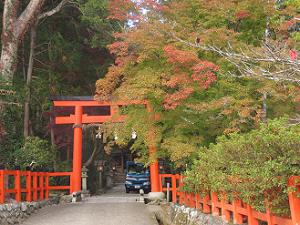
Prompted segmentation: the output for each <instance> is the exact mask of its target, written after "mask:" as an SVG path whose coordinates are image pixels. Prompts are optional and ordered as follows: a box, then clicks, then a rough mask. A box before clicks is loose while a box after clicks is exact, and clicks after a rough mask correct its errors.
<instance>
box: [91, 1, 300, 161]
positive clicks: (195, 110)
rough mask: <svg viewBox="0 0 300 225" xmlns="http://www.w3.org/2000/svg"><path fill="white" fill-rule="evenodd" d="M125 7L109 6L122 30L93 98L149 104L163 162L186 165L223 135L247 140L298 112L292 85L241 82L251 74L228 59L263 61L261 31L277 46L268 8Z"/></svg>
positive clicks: (255, 4)
mask: <svg viewBox="0 0 300 225" xmlns="http://www.w3.org/2000/svg"><path fill="white" fill-rule="evenodd" d="M126 2H127V1H123V0H114V1H111V6H112V7H111V8H110V11H111V16H109V17H110V18H111V19H113V20H117V21H118V22H119V23H120V24H122V30H121V31H120V32H117V33H115V34H114V36H115V42H114V43H113V44H111V45H109V46H108V47H109V50H110V52H111V54H113V55H114V57H115V62H114V64H113V65H111V67H110V68H109V70H108V73H107V74H106V76H105V78H104V79H99V80H98V81H97V83H96V96H95V98H96V99H99V100H107V99H112V100H114V99H124V100H126V99H145V98H147V99H150V100H151V101H152V104H153V105H154V108H155V109H156V110H157V111H158V112H159V113H160V114H161V119H160V121H159V122H158V123H157V124H156V125H157V126H156V127H157V128H158V131H157V135H158V136H159V138H158V140H157V141H158V143H157V144H158V145H160V146H161V148H160V149H161V152H160V154H162V155H164V157H170V158H171V159H172V160H174V161H178V162H179V161H180V162H181V163H183V162H184V161H182V159H188V158H189V156H191V155H193V152H194V151H197V150H196V149H197V148H196V147H197V146H201V145H206V144H209V143H210V142H214V141H215V138H216V137H217V136H219V135H221V134H224V133H225V134H228V133H232V132H247V131H249V130H250V129H253V128H256V127H257V126H258V125H259V123H260V122H261V121H265V120H266V118H267V117H271V118H272V117H275V116H280V115H283V114H286V113H288V114H291V115H292V114H293V113H294V112H295V107H296V103H295V101H294V98H293V97H294V96H295V95H296V93H297V91H296V88H295V87H294V85H293V84H282V83H274V82H272V81H267V80H264V79H261V78H259V79H258V80H255V79H249V78H243V77H244V75H245V76H246V77H247V76H248V75H251V74H247V73H244V72H245V71H243V70H241V69H240V68H239V67H237V66H236V64H235V63H236V61H234V60H233V58H232V57H231V55H228V54H229V53H230V54H233V56H234V57H236V58H238V57H239V56H245V57H246V56H249V57H250V56H251V54H252V51H255V52H256V53H257V54H260V53H261V54H262V55H263V54H264V53H263V52H264V50H263V43H264V42H265V39H266V31H268V32H269V34H268V39H272V35H275V34H276V33H278V34H277V36H278V39H280V37H281V36H280V35H281V33H280V32H279V31H277V25H276V23H277V22H278V20H276V18H279V17H280V15H283V14H284V13H283V11H280V12H278V11H277V10H276V9H275V7H274V4H273V3H270V4H269V3H266V2H265V1H261V0H243V1H238V2H237V1H226V3H224V4H223V2H222V5H223V7H219V6H220V4H221V3H220V1H218V0H215V1H209V2H207V1H193V0H192V1H171V2H165V1H164V2H159V1H152V0H147V1H139V2H138V3H137V4H135V5H133V4H132V2H131V3H130V5H126ZM272 4H273V5H272ZM117 6H118V7H117ZM286 8H287V7H286ZM286 8H285V9H284V12H286V10H287V9H286ZM289 10H292V9H291V8H290V9H289ZM280 18H281V17H280ZM279 33H280V34H279ZM289 38H290V39H292V38H293V37H289ZM272 41H276V40H274V39H272ZM270 42H271V40H270ZM228 43H229V47H228ZM241 49H242V50H241ZM226 54H227V55H226ZM284 54H285V51H284ZM227 56H228V57H227ZM251 57H252V56H251ZM243 63H244V62H243V61H241V63H240V64H241V65H242V64H243ZM263 64H264V63H262V66H267V65H263ZM266 64H267V63H266ZM228 75H230V76H228ZM233 75H234V76H233ZM241 75H242V78H238V77H239V76H241ZM257 81H259V82H257ZM285 93H289V95H287V94H285ZM283 102H285V103H287V104H286V105H285V106H286V108H285V109H283V108H284V107H281V104H282V103H283ZM276 107H277V108H278V109H280V110H279V111H276V110H275V108H276ZM137 114H138V111H135V114H131V116H132V117H131V119H132V120H131V122H130V124H131V125H132V126H135V129H136V130H139V126H142V125H141V124H138V122H136V123H135V122H133V121H134V118H137ZM125 127H126V126H125ZM127 128H128V129H131V128H129V127H128V126H127ZM140 130H141V131H142V130H143V129H142V128H141V129H140ZM140 144H141V145H139V147H140V148H142V143H140ZM179 146H181V147H179ZM177 147H178V148H177ZM137 148H138V147H137ZM180 149H181V150H180ZM184 149H185V150H184ZM188 149H189V150H188ZM184 152H185V153H186V154H183V153H184Z"/></svg>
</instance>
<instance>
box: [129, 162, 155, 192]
mask: <svg viewBox="0 0 300 225" xmlns="http://www.w3.org/2000/svg"><path fill="white" fill-rule="evenodd" d="M125 188H126V193H129V192H130V191H136V190H137V191H138V190H140V189H143V190H144V192H145V193H148V192H150V189H151V185H150V173H149V170H148V169H147V168H145V167H144V164H142V163H135V162H132V161H127V162H126V180H125Z"/></svg>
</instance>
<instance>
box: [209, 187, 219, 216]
mask: <svg viewBox="0 0 300 225" xmlns="http://www.w3.org/2000/svg"><path fill="white" fill-rule="evenodd" d="M217 203H218V195H217V193H215V192H211V211H212V214H213V216H219V210H218V208H217Z"/></svg>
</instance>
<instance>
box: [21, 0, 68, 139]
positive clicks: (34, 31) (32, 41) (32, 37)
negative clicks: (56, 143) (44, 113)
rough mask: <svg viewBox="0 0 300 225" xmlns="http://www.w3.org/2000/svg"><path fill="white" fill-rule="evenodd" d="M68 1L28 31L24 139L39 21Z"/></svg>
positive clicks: (41, 15)
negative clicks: (28, 46) (28, 47)
mask: <svg viewBox="0 0 300 225" xmlns="http://www.w3.org/2000/svg"><path fill="white" fill-rule="evenodd" d="M68 1H69V0H62V1H61V2H60V3H59V4H58V5H57V6H56V7H55V8H53V9H51V10H49V11H46V12H43V13H41V14H39V15H38V16H37V18H36V19H35V21H34V23H33V24H32V26H31V29H30V55H29V62H28V69H27V75H26V87H27V91H26V98H25V104H24V137H25V138H26V137H28V136H29V134H30V99H31V90H30V89H31V82H32V72H33V63H34V53H35V51H34V50H35V47H36V39H37V29H38V25H39V23H40V21H41V20H42V19H46V18H48V17H50V16H52V15H54V14H56V13H58V12H59V11H60V10H61V9H62V8H63V6H64V5H65V4H67V2H68Z"/></svg>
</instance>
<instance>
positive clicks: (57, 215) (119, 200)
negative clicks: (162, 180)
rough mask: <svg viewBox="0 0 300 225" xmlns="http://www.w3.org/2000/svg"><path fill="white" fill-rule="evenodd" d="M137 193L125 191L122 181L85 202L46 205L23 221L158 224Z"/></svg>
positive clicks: (83, 224) (29, 223) (47, 224)
mask: <svg viewBox="0 0 300 225" xmlns="http://www.w3.org/2000/svg"><path fill="white" fill-rule="evenodd" d="M137 198H138V195H137V194H126V193H125V190H124V187H123V185H122V186H117V187H115V188H113V189H112V190H111V191H109V192H108V193H106V194H104V195H101V196H95V197H91V198H89V199H87V200H85V201H84V202H79V203H72V204H71V203H70V204H65V205H58V206H50V207H45V208H43V209H41V210H39V211H38V213H37V214H34V215H32V216H30V217H29V218H28V219H27V220H26V221H24V222H23V223H22V224H21V225H157V222H156V220H155V218H154V215H153V214H152V213H151V212H150V211H149V210H148V209H147V206H146V205H145V204H144V203H139V202H136V199H137Z"/></svg>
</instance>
